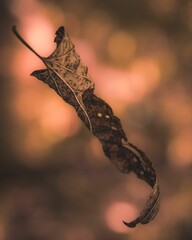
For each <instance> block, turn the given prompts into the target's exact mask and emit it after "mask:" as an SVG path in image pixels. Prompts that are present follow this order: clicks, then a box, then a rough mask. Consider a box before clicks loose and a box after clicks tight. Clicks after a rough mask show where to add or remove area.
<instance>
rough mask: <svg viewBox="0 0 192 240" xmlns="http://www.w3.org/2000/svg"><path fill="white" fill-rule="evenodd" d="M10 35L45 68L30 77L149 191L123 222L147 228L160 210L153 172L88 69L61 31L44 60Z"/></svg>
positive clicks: (21, 39) (119, 166)
mask: <svg viewBox="0 0 192 240" xmlns="http://www.w3.org/2000/svg"><path fill="white" fill-rule="evenodd" d="M13 32H14V33H15V35H16V36H17V37H18V38H19V40H20V41H21V42H22V43H23V44H24V45H25V46H26V47H28V48H29V49H30V50H31V51H32V52H33V53H34V54H36V56H38V57H39V58H40V59H41V60H42V61H43V62H44V64H45V66H46V67H47V68H46V69H42V70H37V71H34V72H33V73H32V74H31V75H32V76H35V77H36V78H37V79H39V80H41V81H43V82H44V83H46V84H48V85H49V87H51V88H53V89H54V90H55V91H56V92H57V93H58V94H59V95H60V96H61V97H62V98H63V99H64V100H65V101H66V102H67V103H69V104H70V105H72V106H73V107H74V108H75V110H76V112H77V114H78V116H79V117H80V118H81V120H82V121H83V122H84V124H85V125H86V127H87V128H88V129H89V130H90V132H91V133H92V134H93V135H94V136H95V137H97V138H98V139H99V141H100V142H101V144H102V147H103V151H104V153H105V155H106V156H107V157H108V158H109V159H110V160H111V161H112V163H114V164H115V165H116V166H117V168H118V169H119V170H120V171H121V172H123V173H129V172H131V171H133V172H134V173H135V174H136V175H137V177H138V178H141V179H143V180H144V181H145V182H147V183H148V184H149V185H150V186H151V187H152V192H151V194H150V196H149V198H148V200H147V202H146V204H145V207H144V209H143V210H142V211H141V213H140V216H139V217H138V218H136V219H135V220H134V221H132V222H130V223H126V222H124V223H125V225H126V226H128V227H135V226H136V225H137V224H138V223H141V224H146V223H148V222H150V221H151V220H153V219H154V217H155V216H156V214H157V213H158V210H159V195H160V190H159V185H158V183H157V180H156V174H155V169H154V168H153V166H152V163H151V161H150V160H149V159H148V157H147V156H146V154H145V153H144V152H142V151H141V150H140V149H139V148H137V147H136V146H134V145H133V144H131V143H130V142H128V140H127V136H126V134H125V132H124V131H123V129H122V126H121V122H120V119H119V118H117V117H116V116H115V115H114V113H113V111H112V109H111V107H110V106H109V105H108V104H107V103H106V102H105V101H104V100H102V99H100V98H98V97H97V96H96V95H95V94H94V87H95V85H94V83H93V82H92V80H91V78H90V77H89V76H88V68H87V67H86V66H84V65H83V64H82V62H81V60H80V57H79V55H78V54H77V53H76V51H75V46H74V44H73V43H72V42H71V40H70V38H69V36H68V35H67V33H66V32H65V29H64V27H60V28H59V29H58V30H57V31H56V37H55V39H54V41H55V42H56V44H57V47H56V49H55V51H54V52H53V53H52V54H51V55H50V56H49V57H47V58H45V57H41V56H40V55H39V54H38V53H36V51H35V50H34V49H32V47H31V46H30V45H29V44H28V43H26V42H25V40H24V39H23V38H22V37H21V36H20V34H19V33H18V32H17V30H16V27H13Z"/></svg>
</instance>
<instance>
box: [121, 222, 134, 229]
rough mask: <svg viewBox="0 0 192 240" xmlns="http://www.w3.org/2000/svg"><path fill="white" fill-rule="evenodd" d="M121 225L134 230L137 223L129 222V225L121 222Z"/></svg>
mask: <svg viewBox="0 0 192 240" xmlns="http://www.w3.org/2000/svg"><path fill="white" fill-rule="evenodd" d="M123 223H124V224H125V225H126V226H127V227H129V228H134V227H136V225H137V223H136V222H135V221H133V222H129V223H127V222H125V221H123Z"/></svg>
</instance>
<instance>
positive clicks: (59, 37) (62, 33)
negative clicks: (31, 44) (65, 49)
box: [54, 26, 65, 45]
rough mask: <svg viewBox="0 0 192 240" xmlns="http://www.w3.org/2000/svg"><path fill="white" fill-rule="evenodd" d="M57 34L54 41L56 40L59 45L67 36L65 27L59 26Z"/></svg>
mask: <svg viewBox="0 0 192 240" xmlns="http://www.w3.org/2000/svg"><path fill="white" fill-rule="evenodd" d="M55 34H56V37H55V39H54V42H56V43H57V45H58V44H59V43H60V42H61V41H62V40H63V37H64V36H65V28H64V27H63V26H61V27H59V28H58V29H57V31H56V33H55Z"/></svg>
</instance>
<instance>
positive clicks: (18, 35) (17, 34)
mask: <svg viewBox="0 0 192 240" xmlns="http://www.w3.org/2000/svg"><path fill="white" fill-rule="evenodd" d="M12 30H13V33H14V34H15V36H16V37H17V38H18V39H19V40H20V41H21V42H22V43H23V44H24V45H25V46H26V47H27V48H29V49H30V50H31V51H32V52H33V53H34V54H35V55H36V56H37V57H39V58H40V59H41V60H43V57H41V56H40V55H39V54H38V53H37V52H36V51H35V50H34V49H33V48H32V47H31V46H30V45H29V44H28V43H27V42H26V41H25V40H24V39H23V38H22V37H21V35H20V34H19V33H18V32H17V29H16V26H13V27H12Z"/></svg>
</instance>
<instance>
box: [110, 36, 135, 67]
mask: <svg viewBox="0 0 192 240" xmlns="http://www.w3.org/2000/svg"><path fill="white" fill-rule="evenodd" d="M107 50H108V54H109V56H110V58H111V59H112V60H113V61H114V62H116V63H120V64H125V63H127V61H129V60H130V58H131V57H132V56H133V54H134V53H135V50H136V41H135V39H134V37H133V36H132V35H131V34H130V33H128V32H125V31H118V32H115V33H114V34H113V35H112V36H111V37H110V38H109V42H108V45H107Z"/></svg>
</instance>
